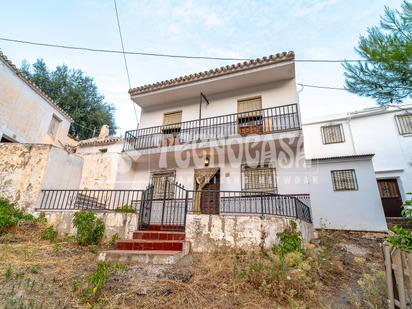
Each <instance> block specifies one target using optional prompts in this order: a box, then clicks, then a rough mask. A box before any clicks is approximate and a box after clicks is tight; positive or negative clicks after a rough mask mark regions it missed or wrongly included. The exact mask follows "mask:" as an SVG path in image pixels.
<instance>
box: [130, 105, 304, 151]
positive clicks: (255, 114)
mask: <svg viewBox="0 0 412 309" xmlns="http://www.w3.org/2000/svg"><path fill="white" fill-rule="evenodd" d="M300 128H301V125H300V119H299V111H298V106H297V104H289V105H282V106H276V107H271V108H265V109H260V110H254V111H249V112H243V113H236V114H229V115H223V116H217V117H210V118H202V119H197V120H191V121H184V122H180V123H174V124H168V125H163V126H157V127H150V128H144V129H138V130H132V131H127V132H126V134H125V143H124V150H125V151H128V150H138V149H147V148H157V147H167V146H174V145H180V144H186V143H194V142H203V141H209V140H216V139H224V138H228V137H236V136H247V135H251V134H269V133H275V132H283V131H290V130H298V129H300Z"/></svg>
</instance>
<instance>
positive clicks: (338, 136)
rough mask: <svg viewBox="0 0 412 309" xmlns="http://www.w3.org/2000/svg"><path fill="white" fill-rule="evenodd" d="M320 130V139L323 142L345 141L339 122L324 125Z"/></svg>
mask: <svg viewBox="0 0 412 309" xmlns="http://www.w3.org/2000/svg"><path fill="white" fill-rule="evenodd" d="M321 130H322V140H323V143H324V144H335V143H342V142H344V141H345V136H344V134H343V128H342V125H341V124H336V125H331V126H324V127H322V128H321Z"/></svg>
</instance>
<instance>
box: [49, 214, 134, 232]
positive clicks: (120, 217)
mask: <svg viewBox="0 0 412 309" xmlns="http://www.w3.org/2000/svg"><path fill="white" fill-rule="evenodd" d="M44 213H45V215H46V218H47V222H48V223H49V224H51V225H52V226H53V227H54V228H55V229H56V230H57V231H58V233H59V234H60V235H64V234H68V235H75V234H76V229H75V228H74V226H73V223H72V221H73V217H74V213H75V211H45V212H44ZM96 215H97V217H98V218H101V219H102V220H103V222H104V224H105V226H106V230H105V239H109V238H110V237H112V236H113V235H115V234H118V235H119V237H120V239H131V238H132V234H133V232H134V231H135V230H136V229H137V218H138V215H137V214H127V213H115V212H110V213H97V214H96Z"/></svg>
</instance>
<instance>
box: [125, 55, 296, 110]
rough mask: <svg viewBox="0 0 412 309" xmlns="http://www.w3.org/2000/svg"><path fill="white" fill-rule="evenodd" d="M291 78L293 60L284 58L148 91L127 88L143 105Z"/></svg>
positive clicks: (185, 98)
mask: <svg viewBox="0 0 412 309" xmlns="http://www.w3.org/2000/svg"><path fill="white" fill-rule="evenodd" d="M293 78H295V64H294V61H293V60H288V61H282V62H277V63H271V64H267V65H262V66H258V67H254V68H250V69H247V70H242V71H238V72H230V73H227V74H220V75H219V76H213V77H210V78H203V79H200V80H195V81H188V82H186V83H180V84H177V85H171V86H167V87H162V88H160V89H155V90H151V91H145V92H141V93H133V92H131V99H132V100H133V101H134V102H135V103H136V104H137V105H139V106H140V107H141V108H143V109H144V108H147V107H149V106H150V107H153V106H156V105H162V104H165V103H168V102H173V101H179V100H182V101H183V100H188V99H190V98H195V97H198V96H199V94H200V92H203V93H205V94H206V95H213V94H217V93H222V92H226V91H231V90H236V89H243V88H245V87H253V86H257V85H262V84H268V83H273V82H278V81H282V80H289V79H293Z"/></svg>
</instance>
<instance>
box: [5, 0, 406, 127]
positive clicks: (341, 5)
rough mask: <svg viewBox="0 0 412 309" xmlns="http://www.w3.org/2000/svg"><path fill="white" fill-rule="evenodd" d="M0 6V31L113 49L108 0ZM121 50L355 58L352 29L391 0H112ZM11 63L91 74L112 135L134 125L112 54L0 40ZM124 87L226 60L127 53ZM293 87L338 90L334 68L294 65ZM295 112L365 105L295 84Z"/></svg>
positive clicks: (22, 0) (18, 0) (375, 17)
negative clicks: (106, 105) (111, 121)
mask: <svg viewBox="0 0 412 309" xmlns="http://www.w3.org/2000/svg"><path fill="white" fill-rule="evenodd" d="M0 1H2V2H4V3H2V5H1V7H2V9H1V11H0V29H1V30H0V37H8V38H14V39H21V40H30V41H38V42H48V43H56V44H63V45H76V46H86V47H92V48H107V49H120V40H119V34H118V31H117V24H116V17H115V11H114V4H113V1H112V0H100V1H98V0H82V1H80V0H71V1H63V0H59V1H52V0H42V1H34V0H14V1H5V0H0ZM117 1H118V2H117V5H118V9H119V14H120V19H121V26H122V30H123V38H124V42H125V48H126V50H134V51H145V52H157V53H175V54H188V55H207V56H217V57H246V58H256V57H261V56H267V55H270V54H274V53H277V52H282V51H289V50H293V51H294V52H295V54H296V58H297V59H320V58H322V59H343V58H347V59H349V58H352V59H353V58H358V57H357V55H356V53H355V51H354V47H355V46H356V44H357V41H358V38H359V35H360V34H365V33H366V29H367V27H369V26H372V25H376V24H378V22H379V16H380V15H382V13H383V9H384V6H385V5H389V6H390V7H392V8H399V7H400V4H401V1H400V0H399V1H398V0H392V1H380V0H359V1H355V0H352V1H348V0H346V1H345V0H314V1H241V0H239V1H184V0H182V1H154V0H150V1H146V0H139V1H137V0H136V1H131V0H117ZM0 49H1V50H2V51H3V52H4V53H5V54H6V55H7V56H8V57H9V58H10V59H11V60H12V61H13V62H14V63H15V64H16V65H18V66H20V65H21V62H22V61H23V60H24V59H26V60H28V61H29V62H34V61H35V60H36V59H37V58H43V59H45V61H46V63H47V64H48V66H49V67H55V66H56V65H59V64H62V63H65V64H67V65H69V66H70V67H73V68H78V69H82V70H83V71H85V73H86V74H88V75H90V76H92V77H93V78H94V79H95V82H96V84H97V86H98V88H99V90H100V91H101V92H102V93H103V94H104V95H105V97H106V100H107V101H109V102H112V103H113V104H114V105H115V106H116V108H117V112H116V122H117V125H118V126H119V127H120V130H119V133H123V131H124V130H126V129H133V128H134V127H135V118H134V115H133V107H132V104H131V101H130V98H129V95H128V93H127V90H128V83H127V77H126V72H125V69H124V65H123V58H122V56H121V55H120V54H118V55H116V54H96V53H89V52H79V51H69V50H62V49H53V48H47V47H36V46H30V45H19V44H15V43H9V42H4V41H0ZM127 60H128V64H129V71H130V77H131V84H132V86H133V87H134V86H138V85H142V84H146V83H151V82H155V81H158V80H164V79H168V78H173V77H176V76H180V75H183V74H187V73H193V72H198V71H202V70H205V69H208V68H214V67H217V66H221V65H226V64H227V63H228V62H225V61H209V60H187V59H166V58H156V57H141V56H127ZM296 78H297V81H298V82H299V83H306V84H315V85H326V86H332V87H342V86H343V83H344V77H343V70H342V67H341V65H340V64H337V63H330V64H319V63H314V64H313V63H312V64H307V63H305V64H304V63H298V64H296ZM300 103H301V110H302V114H303V115H304V118H310V117H315V116H320V115H324V114H330V113H337V112H343V111H350V110H356V109H360V108H364V107H367V106H373V105H374V104H375V102H374V101H372V100H370V99H367V98H361V97H357V96H355V95H353V94H349V93H347V92H344V91H332V90H321V89H309V88H305V89H304V90H303V91H302V93H301V94H300Z"/></svg>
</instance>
